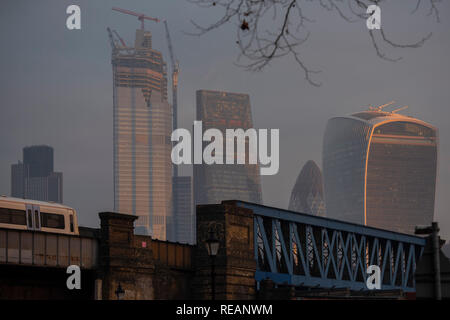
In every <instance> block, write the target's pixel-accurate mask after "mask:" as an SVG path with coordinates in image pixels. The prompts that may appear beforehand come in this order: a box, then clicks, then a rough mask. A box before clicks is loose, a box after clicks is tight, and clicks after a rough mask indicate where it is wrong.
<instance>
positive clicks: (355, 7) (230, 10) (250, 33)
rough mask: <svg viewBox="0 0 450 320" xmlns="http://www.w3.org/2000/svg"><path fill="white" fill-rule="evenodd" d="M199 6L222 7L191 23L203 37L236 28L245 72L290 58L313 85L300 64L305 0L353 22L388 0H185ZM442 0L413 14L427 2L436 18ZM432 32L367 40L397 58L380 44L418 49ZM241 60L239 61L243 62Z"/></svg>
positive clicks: (376, 33) (375, 34)
mask: <svg viewBox="0 0 450 320" xmlns="http://www.w3.org/2000/svg"><path fill="white" fill-rule="evenodd" d="M187 1H189V2H191V3H194V4H196V5H198V6H200V7H205V8H213V7H214V8H221V9H222V10H223V14H222V16H221V18H219V19H218V20H217V21H216V22H214V23H212V24H210V25H207V26H200V25H199V24H197V23H196V22H194V21H192V24H193V26H194V27H195V29H196V32H194V33H190V34H192V35H202V34H205V33H207V32H209V31H211V30H214V29H217V28H220V27H221V26H223V25H225V24H227V23H234V24H235V26H236V39H237V41H236V44H237V45H238V47H239V50H240V54H239V56H238V59H237V63H236V64H237V65H239V66H241V67H244V68H245V69H247V70H249V71H260V70H262V69H264V68H265V67H266V66H268V65H269V64H270V62H272V61H274V60H275V59H277V58H280V57H284V56H291V57H292V58H293V59H294V60H295V62H296V63H297V64H298V65H299V66H300V68H301V69H302V71H303V72H304V74H305V79H306V80H307V81H308V82H309V83H310V84H311V85H313V86H320V85H321V83H320V82H317V81H316V80H314V76H313V75H314V74H316V73H318V72H319V71H315V70H312V69H311V68H309V67H308V66H307V64H306V63H305V62H304V59H303V57H302V55H301V53H300V50H299V49H300V47H301V45H302V44H304V43H305V42H306V41H307V39H308V37H309V30H308V24H309V23H312V22H314V20H313V19H312V18H311V17H308V16H307V15H306V14H305V6H306V5H305V3H306V2H310V3H313V2H316V3H318V4H319V6H320V7H321V8H323V9H324V10H327V11H329V12H335V13H337V14H338V16H339V17H340V18H342V19H343V20H345V21H347V22H349V23H353V22H357V21H361V20H365V19H367V18H368V14H367V13H366V11H367V8H368V7H369V6H370V5H371V4H375V5H378V6H380V4H382V3H386V0H187ZM441 1H442V0H426V1H425V0H417V2H416V3H415V7H414V9H413V11H412V14H415V13H416V12H418V11H419V10H420V8H421V7H422V5H423V3H424V2H427V3H428V13H427V15H428V16H434V17H435V19H436V21H437V22H439V20H440V17H439V10H438V3H439V2H441ZM431 35H432V34H431V33H429V34H428V35H426V36H425V37H422V38H421V39H420V40H418V41H416V42H414V43H406V44H401V43H398V42H395V41H392V40H390V39H389V38H387V37H386V35H385V32H384V29H380V30H369V38H370V41H371V42H372V45H373V47H374V49H375V52H376V54H377V56H378V57H380V58H381V59H383V60H387V61H391V62H395V61H398V60H400V59H401V57H399V58H392V57H389V56H388V55H386V54H385V53H384V52H383V49H382V47H383V46H384V45H388V46H390V47H391V48H418V47H421V46H422V45H423V44H424V43H425V41H427V40H428V39H429V38H430V37H431ZM242 60H245V61H244V62H243V63H242V64H241V61H242Z"/></svg>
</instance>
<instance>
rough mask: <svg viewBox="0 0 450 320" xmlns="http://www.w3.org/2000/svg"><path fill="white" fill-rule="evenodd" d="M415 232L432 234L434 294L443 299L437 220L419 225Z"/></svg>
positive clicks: (437, 298) (438, 298)
mask: <svg viewBox="0 0 450 320" xmlns="http://www.w3.org/2000/svg"><path fill="white" fill-rule="evenodd" d="M414 233H415V234H426V235H431V241H432V248H433V266H434V296H435V298H436V300H441V299H442V289H441V262H440V261H439V251H440V249H441V246H440V243H439V242H440V239H439V227H438V224H437V222H433V223H432V224H431V226H417V227H416V230H415V232H414Z"/></svg>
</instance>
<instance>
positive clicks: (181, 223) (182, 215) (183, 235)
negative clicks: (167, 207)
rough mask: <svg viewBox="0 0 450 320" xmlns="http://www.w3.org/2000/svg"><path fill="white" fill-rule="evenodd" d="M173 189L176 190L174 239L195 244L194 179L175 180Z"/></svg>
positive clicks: (175, 178)
mask: <svg viewBox="0 0 450 320" xmlns="http://www.w3.org/2000/svg"><path fill="white" fill-rule="evenodd" d="M173 180H174V181H173V187H174V188H176V190H175V192H174V195H176V199H175V217H174V219H173V220H174V221H173V223H174V231H175V234H174V236H173V237H172V239H174V240H175V241H178V242H180V243H190V244H193V243H194V228H193V227H194V225H195V224H194V221H193V220H194V216H193V214H192V208H193V206H192V179H191V177H189V176H177V177H174V178H173Z"/></svg>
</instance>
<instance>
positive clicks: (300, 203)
mask: <svg viewBox="0 0 450 320" xmlns="http://www.w3.org/2000/svg"><path fill="white" fill-rule="evenodd" d="M289 210H292V211H297V212H301V213H308V214H312V215H316V216H321V217H325V201H324V199H323V181H322V172H321V171H320V169H319V167H318V166H317V164H316V163H315V162H314V161H312V160H309V161H308V162H306V164H305V165H304V166H303V168H302V171H300V174H299V175H298V177H297V181H296V182H295V185H294V188H293V189H292V193H291V199H290V200H289Z"/></svg>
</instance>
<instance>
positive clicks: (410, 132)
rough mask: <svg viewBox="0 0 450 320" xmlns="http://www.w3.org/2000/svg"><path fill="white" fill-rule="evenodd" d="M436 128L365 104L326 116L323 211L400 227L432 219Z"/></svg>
mask: <svg viewBox="0 0 450 320" xmlns="http://www.w3.org/2000/svg"><path fill="white" fill-rule="evenodd" d="M437 146H438V138H437V129H436V128H434V127H433V126H431V125H430V124H428V123H426V122H424V121H421V120H418V119H415V118H412V117H408V116H404V115H400V114H396V113H391V112H382V111H379V110H369V111H364V112H359V113H356V114H353V115H351V116H347V117H336V118H332V119H330V120H329V121H328V124H327V127H326V130H325V136H324V142H323V159H322V161H323V177H324V189H325V203H326V207H327V216H328V217H330V218H335V219H340V220H346V221H350V222H355V223H360V224H364V225H369V226H374V227H378V228H383V229H388V230H392V231H397V232H403V233H414V228H415V226H416V225H424V224H430V223H431V222H432V221H433V214H434V199H435V187H436V172H437Z"/></svg>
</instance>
